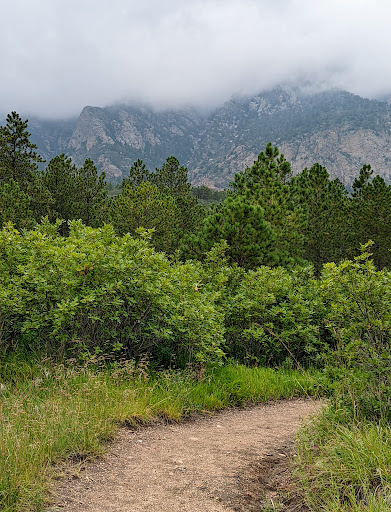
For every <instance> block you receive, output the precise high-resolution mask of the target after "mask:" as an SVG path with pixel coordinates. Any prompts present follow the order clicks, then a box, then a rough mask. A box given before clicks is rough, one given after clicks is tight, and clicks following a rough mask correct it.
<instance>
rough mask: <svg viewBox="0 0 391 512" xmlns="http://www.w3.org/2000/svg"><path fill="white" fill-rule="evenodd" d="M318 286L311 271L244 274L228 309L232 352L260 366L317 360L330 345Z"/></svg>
mask: <svg viewBox="0 0 391 512" xmlns="http://www.w3.org/2000/svg"><path fill="white" fill-rule="evenodd" d="M317 288H318V285H317V283H316V281H314V280H313V279H312V272H311V269H301V268H297V269H293V270H291V271H288V270H286V269H285V268H282V267H278V268H273V269H271V268H268V267H261V268H259V269H257V270H255V271H250V272H248V273H246V275H245V276H244V277H243V279H242V281H241V283H240V285H239V286H238V287H237V288H236V293H235V294H234V295H233V296H232V297H231V300H230V304H229V305H228V306H227V309H226V329H227V335H226V338H227V351H228V355H231V356H232V357H234V358H236V359H239V360H241V361H244V362H247V363H256V364H261V365H275V364H282V363H284V362H286V361H287V360H288V361H290V364H293V365H297V364H299V365H301V364H302V365H308V363H309V362H311V363H315V362H317V361H318V359H319V356H320V353H321V352H323V351H325V350H326V349H327V346H326V344H325V343H324V342H323V341H322V340H321V338H320V330H319V323H320V318H319V317H320V315H319V313H320V311H321V302H320V300H319V299H318V289H317ZM318 362H319V361H318Z"/></svg>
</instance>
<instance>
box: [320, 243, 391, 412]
mask: <svg viewBox="0 0 391 512" xmlns="http://www.w3.org/2000/svg"><path fill="white" fill-rule="evenodd" d="M370 245H371V244H370V243H369V244H366V245H365V246H363V254H362V255H361V256H359V257H357V258H356V259H355V260H354V261H345V262H343V263H341V264H340V265H336V264H334V263H329V264H327V265H325V268H324V271H323V274H322V278H321V288H322V297H323V302H324V303H325V304H327V308H328V311H327V315H326V316H325V322H326V325H327V327H328V329H329V331H330V333H331V335H332V336H333V338H334V343H335V351H334V353H333V355H332V358H331V361H330V363H331V364H330V366H331V368H330V373H333V374H334V377H337V378H339V385H338V386H337V395H336V396H337V399H338V400H339V401H340V405H343V410H344V411H345V413H349V414H350V415H353V416H356V417H358V418H368V419H372V420H375V419H385V420H387V421H390V420H391V345H390V341H391V307H390V306H391V287H390V283H391V273H390V272H388V271H386V270H382V271H377V270H376V268H375V266H374V264H373V261H372V259H371V257H370V254H369V253H368V252H367V250H368V248H369V247H370ZM336 367H337V369H335V368H336Z"/></svg>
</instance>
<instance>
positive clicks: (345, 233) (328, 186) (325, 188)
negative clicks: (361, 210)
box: [290, 164, 353, 275]
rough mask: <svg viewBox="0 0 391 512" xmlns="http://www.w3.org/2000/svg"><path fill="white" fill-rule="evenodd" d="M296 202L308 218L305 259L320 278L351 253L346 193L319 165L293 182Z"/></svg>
mask: <svg viewBox="0 0 391 512" xmlns="http://www.w3.org/2000/svg"><path fill="white" fill-rule="evenodd" d="M290 187H291V194H292V200H293V202H294V203H295V204H296V205H298V206H300V207H301V209H302V211H303V214H304V216H305V222H304V225H303V234H304V237H305V241H304V253H303V255H304V257H305V258H306V259H307V260H308V261H310V262H311V263H312V264H313V265H314V267H315V272H316V274H317V275H319V274H320V272H321V270H322V266H323V264H324V263H327V262H330V261H337V262H338V261H340V260H341V259H343V258H345V257H347V256H348V255H349V253H351V252H352V251H351V247H352V243H353V241H352V235H351V232H352V227H353V226H352V222H351V216H350V209H349V204H348V198H347V195H346V191H345V189H344V187H343V185H342V183H341V182H340V181H339V180H333V181H331V180H330V177H329V174H328V172H327V170H326V168H325V167H322V166H321V165H319V164H315V165H313V166H312V167H311V169H307V168H306V169H304V170H303V171H302V172H301V173H300V174H299V175H298V176H296V177H294V178H292V180H291V181H290Z"/></svg>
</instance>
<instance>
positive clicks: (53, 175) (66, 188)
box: [42, 153, 80, 235]
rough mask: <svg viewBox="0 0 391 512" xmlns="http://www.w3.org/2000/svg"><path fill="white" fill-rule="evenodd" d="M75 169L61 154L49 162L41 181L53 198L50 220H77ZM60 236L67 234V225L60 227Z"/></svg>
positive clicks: (68, 159)
mask: <svg viewBox="0 0 391 512" xmlns="http://www.w3.org/2000/svg"><path fill="white" fill-rule="evenodd" d="M76 176H77V169H76V166H75V165H74V164H73V163H72V160H71V158H69V157H67V156H66V155H64V153H62V154H61V155H59V156H56V157H55V158H53V159H52V160H50V162H49V164H48V166H47V168H46V172H45V173H44V175H43V178H42V181H43V185H44V187H45V188H46V189H48V190H49V192H50V194H51V195H52V198H53V204H52V209H51V213H50V220H51V221H55V220H56V219H63V220H65V221H68V220H70V219H77V218H78V217H77V215H78V211H79V208H80V205H79V204H78V201H77V193H78V192H77V180H76ZM60 233H61V234H62V235H67V234H68V227H67V224H66V223H64V224H62V225H61V227H60Z"/></svg>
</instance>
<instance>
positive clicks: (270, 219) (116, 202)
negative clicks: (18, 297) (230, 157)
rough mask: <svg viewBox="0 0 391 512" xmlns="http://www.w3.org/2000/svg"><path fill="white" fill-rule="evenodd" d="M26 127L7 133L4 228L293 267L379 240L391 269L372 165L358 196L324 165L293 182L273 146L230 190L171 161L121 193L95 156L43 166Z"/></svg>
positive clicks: (318, 264)
mask: <svg viewBox="0 0 391 512" xmlns="http://www.w3.org/2000/svg"><path fill="white" fill-rule="evenodd" d="M29 137H30V134H29V133H28V131H27V121H23V120H22V119H21V118H20V116H19V115H18V114H17V113H16V112H12V113H11V114H9V115H8V116H7V121H6V125H5V126H3V127H0V225H2V226H4V225H5V224H6V223H7V222H12V223H13V225H14V226H15V227H16V228H17V229H23V228H32V227H33V226H34V225H36V223H37V222H40V221H41V219H42V218H43V217H47V218H48V219H49V221H50V222H55V221H56V220H57V219H61V220H63V221H64V222H63V223H62V224H60V225H59V227H58V229H59V232H60V234H61V235H63V236H67V235H68V232H69V227H68V221H71V220H76V219H80V220H82V222H83V223H84V224H86V225H88V226H91V227H100V226H103V225H104V224H105V223H109V224H112V225H113V227H114V229H115V231H116V233H117V234H118V235H123V234H125V233H130V234H132V235H134V234H135V233H136V230H137V229H138V228H139V227H143V228H145V229H147V230H153V232H152V231H150V236H151V237H152V244H153V246H154V247H155V248H156V249H157V250H159V251H164V252H166V253H167V254H174V253H176V254H177V256H178V257H179V258H181V259H182V260H186V259H189V258H190V259H198V260H203V259H204V258H205V255H206V253H207V252H208V251H209V250H210V249H211V248H212V247H213V245H214V244H215V243H219V242H221V241H223V240H224V241H225V242H226V243H227V246H228V248H227V256H228V258H229V261H230V263H235V264H237V265H239V266H241V267H244V268H247V269H249V268H256V267H258V266H260V265H268V266H272V267H273V266H285V267H290V266H292V265H295V264H305V263H308V262H309V263H311V264H313V265H314V267H315V271H316V273H317V274H319V272H320V270H321V268H322V265H323V264H324V263H325V262H330V261H335V262H338V261H341V260H343V259H346V258H352V257H354V256H356V255H357V254H358V252H359V247H360V244H361V243H365V242H367V241H368V240H369V239H371V240H373V242H374V244H373V247H372V251H373V255H374V261H375V264H376V266H377V268H379V269H381V268H384V267H389V266H390V264H391V253H390V251H389V248H390V247H391V222H390V220H391V187H390V185H388V184H386V183H385V181H384V179H383V178H381V177H380V176H375V175H374V174H373V171H372V169H371V167H370V166H369V165H364V166H363V168H362V169H361V170H359V171H358V174H357V177H356V179H355V180H354V182H353V187H352V190H350V191H348V190H347V189H346V188H345V187H344V185H343V184H342V183H341V182H340V181H339V180H331V179H330V176H329V174H328V172H327V170H326V169H325V168H324V167H322V166H321V165H319V164H314V165H313V166H312V167H311V168H310V169H307V168H306V169H304V170H303V171H302V172H301V173H299V174H298V175H297V176H295V177H293V176H292V172H291V166H290V163H289V162H288V161H286V160H285V158H284V156H283V155H281V154H279V151H278V149H277V148H276V147H273V146H272V145H271V144H268V145H267V147H266V149H265V151H263V152H261V153H260V154H259V156H258V159H257V160H256V161H255V162H254V164H253V166H252V167H249V168H246V169H244V170H242V171H240V172H238V173H237V174H236V175H235V177H234V180H233V182H232V183H231V184H230V186H229V188H228V190H227V191H218V190H213V189H210V188H208V187H206V186H201V187H197V188H193V187H192V186H191V184H190V183H189V182H188V172H187V169H186V168H185V167H184V166H181V165H180V163H179V162H178V160H177V159H176V158H175V157H173V156H171V157H169V158H167V160H166V161H165V162H164V163H163V165H162V167H161V168H158V169H156V170H155V171H154V172H151V171H150V170H148V169H147V168H146V166H145V164H144V163H143V162H142V161H141V160H137V161H136V162H135V163H134V164H133V165H132V167H131V168H130V170H129V174H128V176H127V177H126V178H125V179H124V180H123V181H122V183H121V184H120V185H119V186H118V187H117V188H114V187H113V185H111V184H110V183H107V182H106V181H105V175H104V173H102V174H100V175H98V172H97V168H96V166H95V165H94V162H92V160H89V159H87V160H86V161H85V162H84V164H83V166H82V167H79V168H78V167H76V166H75V165H74V164H73V163H72V160H71V159H70V158H69V157H67V156H66V155H64V154H62V155H59V156H57V157H55V158H53V159H52V160H51V161H50V162H48V163H47V165H46V168H45V170H43V171H40V170H38V163H42V158H41V157H40V156H39V155H38V154H37V152H36V149H37V148H36V146H35V145H34V144H32V143H31V142H30V139H29Z"/></svg>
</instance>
